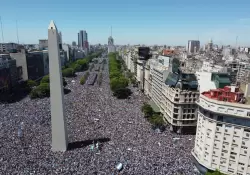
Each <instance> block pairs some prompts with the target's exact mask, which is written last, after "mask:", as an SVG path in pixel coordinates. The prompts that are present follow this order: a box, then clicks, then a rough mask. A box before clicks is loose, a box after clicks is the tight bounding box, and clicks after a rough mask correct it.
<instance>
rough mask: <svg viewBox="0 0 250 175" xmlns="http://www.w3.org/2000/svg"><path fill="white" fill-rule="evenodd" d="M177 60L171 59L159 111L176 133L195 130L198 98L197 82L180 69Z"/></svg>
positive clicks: (191, 75) (193, 75) (187, 72)
mask: <svg viewBox="0 0 250 175" xmlns="http://www.w3.org/2000/svg"><path fill="white" fill-rule="evenodd" d="M180 64H181V62H180V61H179V60H178V59H177V58H171V60H170V64H169V69H168V75H167V78H166V79H164V82H163V86H162V98H161V106H160V111H161V113H162V114H163V116H164V118H165V120H166V121H167V122H168V123H169V124H170V130H172V131H175V132H177V133H183V132H193V133H194V131H195V129H196V122H197V115H196V114H197V105H196V103H195V102H196V100H197V99H198V98H199V89H198V81H197V78H196V76H195V74H194V73H192V72H189V71H187V70H185V69H182V68H181V65H180Z"/></svg>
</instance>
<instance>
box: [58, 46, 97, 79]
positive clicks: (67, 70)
mask: <svg viewBox="0 0 250 175" xmlns="http://www.w3.org/2000/svg"><path fill="white" fill-rule="evenodd" d="M101 54H102V51H99V52H98V53H93V54H91V55H88V56H86V57H85V58H83V59H78V60H77V61H74V62H71V63H68V64H67V65H66V66H64V67H63V70H62V75H63V77H73V76H75V73H76V72H81V71H85V70H87V69H88V67H89V63H90V62H91V61H92V60H93V59H94V58H96V57H99V56H101Z"/></svg>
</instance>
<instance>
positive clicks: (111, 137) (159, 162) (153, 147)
mask: <svg viewBox="0 0 250 175" xmlns="http://www.w3.org/2000/svg"><path fill="white" fill-rule="evenodd" d="M83 74H84V72H80V73H77V76H76V77H74V78H67V79H66V81H67V82H68V85H67V88H68V89H70V90H71V92H70V93H69V94H66V95H65V96H64V97H65V99H64V103H65V116H66V118H67V129H68V138H69V146H68V151H66V152H64V153H61V152H53V151H52V150H51V123H50V99H49V98H43V99H34V100H31V99H30V98H29V97H27V98H25V99H23V100H21V101H19V102H15V103H12V104H0V116H1V117H0V145H1V147H0V174H13V175H14V174H86V175H92V174H93V175H95V174H96V175H97V174H98V175H99V174H100V175H101V174H117V173H118V170H116V166H117V164H119V163H121V164H122V169H120V172H119V174H129V175H133V174H134V175H140V174H143V175H152V174H157V175H160V174H164V175H177V174H178V175H180V174H183V175H193V174H195V171H194V166H193V164H192V156H191V149H192V148H193V146H194V136H193V135H178V134H175V133H172V132H170V131H169V129H166V131H164V132H162V133H160V134H159V133H156V132H155V131H154V130H152V129H151V126H150V124H149V123H148V122H147V121H146V119H145V118H144V117H143V114H142V112H141V106H142V104H143V102H145V101H146V98H145V97H144V95H143V94H142V93H141V92H139V91H138V89H137V88H133V87H130V88H131V90H132V92H133V94H132V96H131V98H130V99H128V100H120V99H116V98H115V97H113V96H112V92H111V91H110V88H109V76H108V64H106V67H105V69H104V70H103V73H102V84H101V85H100V86H99V85H98V84H97V83H95V85H93V86H91V85H88V84H87V83H86V84H85V85H83V86H82V85H80V83H79V81H80V77H81V76H82V75H83ZM174 138H175V139H174ZM176 138H178V139H176ZM95 143H98V148H97V147H93V144H94V145H95Z"/></svg>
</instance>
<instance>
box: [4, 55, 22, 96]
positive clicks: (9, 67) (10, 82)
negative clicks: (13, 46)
mask: <svg viewBox="0 0 250 175" xmlns="http://www.w3.org/2000/svg"><path fill="white" fill-rule="evenodd" d="M17 82H18V74H17V68H16V60H15V59H12V58H11V57H10V56H9V54H0V92H1V93H3V92H6V91H9V90H11V88H12V87H14V86H15V85H16V84H17Z"/></svg>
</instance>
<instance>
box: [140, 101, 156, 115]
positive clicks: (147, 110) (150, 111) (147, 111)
mask: <svg viewBox="0 0 250 175" xmlns="http://www.w3.org/2000/svg"><path fill="white" fill-rule="evenodd" d="M141 110H142V112H143V113H144V116H145V117H150V116H152V115H153V113H154V110H153V108H152V107H151V106H150V105H149V104H147V103H144V104H143V106H142V108H141Z"/></svg>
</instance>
